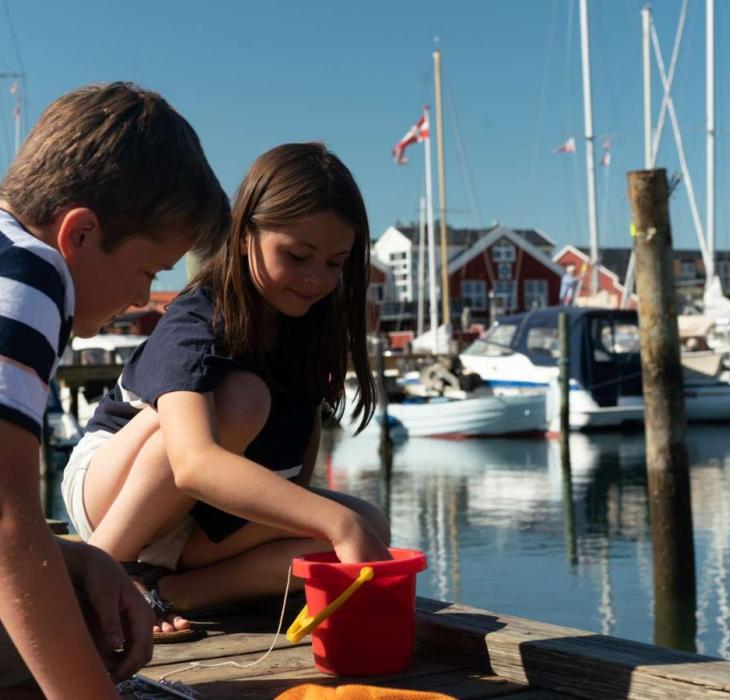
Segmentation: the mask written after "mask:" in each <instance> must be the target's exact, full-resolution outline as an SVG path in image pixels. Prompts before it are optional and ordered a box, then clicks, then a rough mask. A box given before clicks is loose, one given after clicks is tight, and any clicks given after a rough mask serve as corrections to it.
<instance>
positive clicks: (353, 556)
mask: <svg viewBox="0 0 730 700" xmlns="http://www.w3.org/2000/svg"><path fill="white" fill-rule="evenodd" d="M348 513H349V517H347V518H346V520H345V522H344V524H343V528H342V529H341V531H340V533H339V534H338V535H337V537H336V538H334V539H333V540H332V546H333V547H334V550H335V554H337V557H338V559H339V560H340V561H341V562H342V563H343V564H353V563H359V562H366V561H387V560H388V559H392V558H393V557H392V556H391V555H390V552H389V551H388V548H387V547H386V546H385V544H384V543H383V541H382V540H381V539H380V537H379V536H378V533H377V532H375V529H374V528H373V527H372V525H370V523H369V522H368V521H367V520H365V518H363V517H362V516H361V515H359V514H357V513H355V512H354V511H351V510H348Z"/></svg>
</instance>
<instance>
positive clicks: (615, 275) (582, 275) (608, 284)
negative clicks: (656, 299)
mask: <svg viewBox="0 0 730 700" xmlns="http://www.w3.org/2000/svg"><path fill="white" fill-rule="evenodd" d="M601 255H602V258H603V259H602V262H603V264H601V265H599V266H598V293H597V294H593V291H592V289H591V281H592V269H593V267H592V265H591V259H590V256H589V255H588V252H587V251H585V250H581V249H580V248H576V247H574V246H572V245H566V246H565V247H564V248H562V249H561V250H560V251H558V252H557V253H556V254H555V256H554V257H553V260H555V262H556V263H558V264H559V265H560V266H561V267H562V268H566V267H567V266H568V265H575V274H576V275H578V277H579V279H580V285H579V286H578V294H577V298H576V306H588V305H590V306H604V307H608V308H612V309H618V308H620V306H621V299H622V298H623V295H624V285H623V284H622V282H623V277H622V275H621V276H620V274H619V272H618V270H619V269H620V270H622V271H623V274H625V271H626V268H627V266H628V260H629V257H630V255H631V249H630V248H615V249H614V248H608V249H605V250H603V251H602V253H601ZM626 308H629V309H635V308H637V298H636V295H635V294H632V295H631V298H630V299H629V302H628V304H627V305H626Z"/></svg>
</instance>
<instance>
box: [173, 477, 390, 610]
mask: <svg viewBox="0 0 730 700" xmlns="http://www.w3.org/2000/svg"><path fill="white" fill-rule="evenodd" d="M312 490H313V491H315V492H317V493H318V494H320V495H322V496H325V497H327V498H332V499H334V500H336V501H338V502H340V503H342V504H344V505H346V506H347V507H348V508H351V509H352V510H354V511H356V512H358V513H360V515H362V516H363V517H364V518H365V519H366V520H367V521H368V522H369V523H370V524H371V525H372V526H373V527H374V528H375V530H376V532H377V533H378V534H379V535H380V538H381V539H382V540H383V541H384V542H385V543H386V544H389V543H390V527H389V525H388V521H387V519H386V518H385V516H384V515H383V513H382V512H381V511H380V510H378V509H377V508H375V507H374V506H372V505H370V504H369V503H367V502H366V501H362V500H360V499H359V498H355V497H354V496H350V495H348V494H344V493H337V492H334V491H327V490H325V489H312ZM330 549H332V546H331V545H330V543H329V542H325V541H322V540H314V539H311V538H297V537H295V536H293V535H292V534H290V533H286V532H284V531H283V530H277V529H276V528H272V527H267V526H265V525H260V524H258V523H248V524H247V525H245V526H244V527H242V528H241V529H240V530H238V531H237V532H234V533H233V534H232V535H230V536H229V537H227V538H226V539H225V540H223V541H222V542H219V543H213V542H211V541H210V540H208V538H207V537H206V536H205V535H204V534H203V532H202V531H200V530H196V531H195V532H194V533H193V535H192V536H191V538H190V541H189V542H188V546H187V547H186V548H185V551H184V552H183V554H182V557H181V559H180V565H181V571H180V572H179V573H174V574H171V575H169V576H166V577H165V578H164V579H162V580H161V581H160V594H161V595H162V596H163V597H165V598H166V599H167V600H170V601H172V602H173V603H174V604H175V606H176V607H178V608H179V609H180V610H193V609H195V608H201V607H207V606H210V605H218V604H221V603H231V602H245V601H248V600H252V599H255V598H258V597H261V596H266V595H276V594H281V593H282V592H283V591H284V587H285V584H286V578H287V572H288V570H289V565H290V564H291V560H292V559H293V558H294V557H297V556H300V555H302V554H307V553H309V552H323V551H328V550H330ZM212 582H215V585H214V586H213V585H211V583H212ZM302 586H303V582H302V581H300V580H299V579H296V578H292V580H291V586H290V590H299V589H301V588H302Z"/></svg>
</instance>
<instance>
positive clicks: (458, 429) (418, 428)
mask: <svg viewBox="0 0 730 700" xmlns="http://www.w3.org/2000/svg"><path fill="white" fill-rule="evenodd" d="M433 58H434V75H435V81H434V82H435V92H436V121H437V136H438V161H439V206H440V210H441V219H440V229H441V230H440V233H441V300H442V316H443V321H444V323H443V325H441V326H439V323H438V308H437V299H438V293H437V283H436V256H435V245H434V216H433V201H432V194H431V192H432V187H431V130H430V118H429V117H430V115H429V108H428V107H424V111H423V114H422V116H421V117H420V119H419V120H418V121H417V122H416V123H415V124H414V125H413V126H412V127H411V128H410V129H409V130H408V131H407V132H406V134H405V136H403V138H401V140H400V141H399V142H398V143H397V144H396V146H395V147H394V149H393V156H394V158H395V159H396V162H398V163H402V162H404V156H403V153H404V150H405V149H406V148H407V147H408V146H409V145H411V144H414V143H423V145H424V157H425V165H426V167H425V171H426V182H425V190H426V197H425V201H423V200H422V206H421V226H420V231H421V236H420V241H419V284H418V291H419V304H418V307H419V320H418V328H419V332H420V333H419V336H418V337H417V338H416V339H415V340H414V342H413V346H414V349H415V350H416V351H418V350H422V351H426V352H427V353H430V354H431V356H432V359H433V362H432V364H430V365H429V366H427V367H425V368H423V369H422V370H421V371H420V372H412V373H410V374H406V375H405V376H403V377H400V378H399V380H398V385H399V387H400V389H401V391H400V392H399V395H398V396H397V397H396V396H393V395H391V396H390V400H391V403H390V404H389V405H388V408H387V414H386V413H383V412H380V411H378V412H376V414H375V420H373V421H371V423H370V426H369V427H368V428H367V429H366V431H367V430H370V431H375V430H379V428H378V425H379V424H382V423H383V422H384V421H385V420H387V421H388V422H389V426H390V435H391V438H393V439H398V438H405V437H449V438H462V437H477V436H492V435H508V434H510V435H513V434H522V433H543V432H545V429H546V420H545V401H544V397H543V396H542V395H540V394H539V393H533V394H529V393H525V394H523V395H520V396H496V395H494V393H493V392H492V391H491V390H490V389H489V388H488V387H485V386H483V382H482V381H481V378H480V377H479V376H478V375H476V374H472V375H471V380H472V381H469V380H470V377H468V376H464V375H462V374H460V373H459V371H458V370H456V369H455V368H454V367H452V366H451V365H449V366H448V367H446V366H444V364H443V363H442V362H440V361H439V360H438V356H439V355H447V354H448V352H449V349H450V348H449V345H450V340H451V327H450V311H449V308H450V301H449V289H448V285H449V280H448V265H447V262H448V261H447V244H446V220H445V215H446V195H445V187H444V167H443V128H442V119H441V52H440V51H439V50H438V49H437V50H436V51H434V55H433ZM425 212H428V226H427V231H428V246H427V248H428V268H429V302H430V310H429V311H430V329H429V330H428V331H427V332H425V333H424V332H421V331H422V330H423V306H424V304H423V286H424V285H423V269H424V264H423V263H424V260H423V248H424V238H425V236H424V229H425V228H426V227H425V226H424V223H425V221H424V219H425V218H426V217H425ZM345 393H346V408H345V415H346V416H348V415H349V414H350V410H349V409H348V406H353V405H354V402H355V398H356V388H355V387H346V392H345ZM396 398H397V400H393V399H396ZM386 416H387V417H386ZM344 425H345V427H347V421H345V422H344Z"/></svg>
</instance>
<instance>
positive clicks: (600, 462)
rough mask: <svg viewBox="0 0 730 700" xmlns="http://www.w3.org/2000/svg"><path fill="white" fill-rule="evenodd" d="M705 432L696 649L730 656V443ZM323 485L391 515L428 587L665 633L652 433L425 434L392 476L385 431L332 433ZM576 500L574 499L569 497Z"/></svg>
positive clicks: (695, 482) (519, 611)
mask: <svg viewBox="0 0 730 700" xmlns="http://www.w3.org/2000/svg"><path fill="white" fill-rule="evenodd" d="M725 434H726V430H725V429H724V428H722V427H712V426H703V427H692V428H691V429H690V431H689V432H688V436H687V446H688V451H689V455H690V463H691V464H692V470H691V482H692V503H693V513H694V528H695V547H696V558H697V567H696V568H697V572H698V580H697V591H698V600H697V634H696V641H697V650H698V651H699V652H701V653H709V654H717V655H721V656H725V657H730V629H729V625H728V581H727V563H728V562H727V560H728V532H729V530H730V522H729V521H728V512H729V504H728V499H729V498H730V480H729V479H728V470H729V469H730V445H726V444H725V437H724V436H725ZM327 440H328V442H326V444H324V445H323V451H322V460H323V462H322V469H321V470H318V478H319V479H320V481H321V483H327V484H329V486H330V487H333V488H337V489H340V490H345V491H350V492H352V493H357V494H359V495H361V496H363V497H365V498H368V499H370V500H372V501H373V502H375V503H378V504H379V505H380V506H381V507H383V508H384V509H386V510H388V511H389V512H390V515H391V521H392V525H393V533H394V541H395V543H396V544H397V545H399V546H405V547H417V548H420V549H423V550H424V551H426V552H427V554H428V555H429V562H430V568H429V570H428V571H427V572H425V573H424V574H423V575H421V576H420V577H419V593H421V594H422V595H427V596H432V597H437V598H443V599H447V600H454V601H458V602H465V603H468V604H472V605H476V606H478V607H481V608H485V609H492V610H496V611H499V612H502V613H509V614H514V615H521V616H525V617H532V618H535V619H540V620H544V621H548V622H554V623H557V624H562V625H567V626H574V627H580V628H584V629H590V630H595V631H598V632H602V633H605V634H613V635H616V636H621V637H628V638H632V639H638V640H641V641H648V642H651V641H653V630H654V620H653V604H654V601H653V588H652V568H651V567H652V558H651V549H652V548H651V536H650V530H649V521H648V501H647V494H646V468H645V456H644V439H643V435H641V434H640V433H634V434H620V433H603V434H596V435H590V436H588V435H583V434H574V435H571V436H570V443H569V450H570V463H571V465H570V483H568V482H567V480H566V479H565V478H564V472H563V461H564V459H563V458H561V447H560V443H559V442H547V441H542V440H528V439H520V440H507V439H492V440H483V441H481V440H470V441H464V442H449V441H438V440H428V439H412V440H408V441H406V442H405V443H403V444H401V445H397V446H396V447H395V449H394V452H393V455H392V474H391V476H390V479H389V481H387V482H386V483H384V480H383V479H382V478H381V471H380V464H379V458H378V449H377V440H374V441H371V440H369V439H368V438H362V437H361V438H355V439H352V438H346V437H343V436H342V435H340V434H338V433H330V434H328V436H327ZM569 494H570V495H571V496H572V498H570V499H568V495H569Z"/></svg>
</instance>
